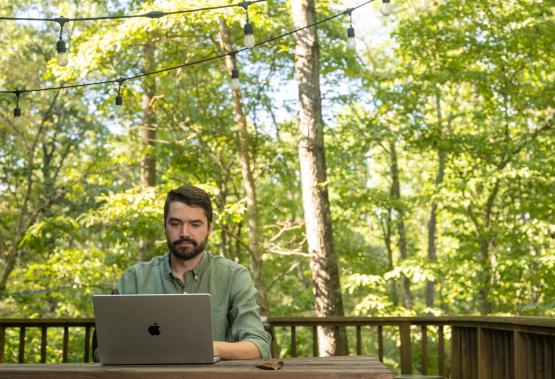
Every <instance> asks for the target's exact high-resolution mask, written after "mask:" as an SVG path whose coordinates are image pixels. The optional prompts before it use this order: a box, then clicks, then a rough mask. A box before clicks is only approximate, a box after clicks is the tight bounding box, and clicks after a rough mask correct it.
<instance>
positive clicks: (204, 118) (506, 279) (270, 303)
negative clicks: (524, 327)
mask: <svg viewBox="0 0 555 379" xmlns="http://www.w3.org/2000/svg"><path fill="white" fill-rule="evenodd" d="M360 3H362V1H361V2H360ZM221 4H229V3H227V2H216V1H214V2H211V3H210V5H221ZM358 4H359V3H357V2H355V1H351V2H348V3H343V2H340V1H338V2H330V1H317V2H316V18H317V19H322V18H325V17H329V16H330V15H333V14H336V13H339V12H341V11H343V10H345V9H347V7H352V6H356V5H358ZM203 6H206V2H202V1H172V2H164V1H160V2H149V1H128V2H116V1H88V0H85V1H79V2H77V1H74V2H69V1H67V2H51V1H32V2H31V1H18V2H15V1H6V0H0V15H2V16H12V17H13V16H31V17H38V16H46V17H58V16H60V15H64V16H66V17H86V16H98V15H108V14H122V13H125V14H136V13H144V12H147V11H151V10H177V9H190V8H195V7H203ZM380 6H381V3H378V2H376V3H371V4H368V5H366V6H364V7H361V8H359V9H357V10H356V11H354V12H353V14H352V17H353V24H354V26H355V30H356V37H357V47H356V49H351V48H349V47H348V46H347V38H346V37H347V32H346V29H347V27H348V26H349V17H348V15H343V16H341V17H338V18H335V19H333V20H331V21H329V22H325V23H322V24H320V25H318V38H319V48H320V70H321V73H320V83H321V89H322V108H323V118H324V127H323V132H324V141H325V154H326V162H325V166H326V167H327V169H326V173H327V180H326V181H325V182H323V183H317V184H318V185H319V186H321V187H325V188H326V189H327V191H328V193H329V202H330V214H331V220H330V224H331V225H332V226H333V244H334V246H335V252H336V255H337V263H338V268H339V271H338V277H339V279H340V285H341V295H342V301H343V306H344V314H345V315H361V316H396V315H407V316H410V315H424V314H433V315H456V314H465V315H467V314H484V315H485V314H496V315H540V316H553V315H555V286H554V285H553V284H555V270H554V268H555V251H554V248H553V239H554V237H555V227H554V223H553V220H554V219H555V217H554V214H553V210H554V204H555V191H554V184H555V154H553V151H554V147H555V146H554V145H555V144H554V138H553V137H554V136H553V116H554V99H555V96H554V95H555V81H554V80H555V71H554V70H553V67H555V53H554V52H555V49H554V47H555V33H554V31H555V22H554V21H555V20H554V16H553V11H554V9H555V7H554V4H553V3H552V2H550V1H541V0H537V1H513V0H511V1H494V2H480V1H474V2H469V1H464V0H445V1H441V2H437V1H428V0H419V1H401V2H393V3H392V6H393V15H392V16H389V17H383V16H381V15H380V10H379V8H380ZM291 13H292V9H291V4H290V3H289V2H286V1H281V0H270V1H267V2H261V3H257V4H254V5H251V6H250V7H249V16H250V19H251V21H252V23H253V25H254V31H255V33H254V34H255V36H256V38H257V40H258V41H261V40H265V39H268V38H271V37H272V36H275V35H278V34H281V33H285V32H287V31H290V30H292V29H294V23H293V19H292V17H291ZM222 19H223V20H225V23H222ZM0 22H1V24H0V25H1V28H0V42H1V45H2V46H3V48H2V56H1V57H0V62H1V64H0V67H1V70H0V89H1V90H14V89H16V88H39V87H47V86H55V85H58V84H72V83H77V82H79V83H83V82H92V81H98V80H106V79H116V78H118V77H122V76H131V75H136V74H139V73H141V72H148V71H153V70H155V69H160V68H164V67H169V66H176V65H180V64H183V63H186V62H191V61H195V60H199V59H203V58H206V57H210V56H214V55H218V54H222V53H223V52H224V50H223V48H224V47H225V46H224V43H223V42H222V36H225V35H228V36H229V37H230V38H229V41H228V42H229V43H231V44H232V46H233V48H235V49H237V48H241V47H242V46H243V30H242V25H243V23H244V22H245V14H244V10H243V9H241V8H229V9H226V10H223V11H214V12H200V13H192V14H187V15H176V16H167V17H163V18H160V19H129V20H124V21H116V20H114V21H107V22H106V21H104V22H74V23H69V24H67V25H66V26H65V29H64V38H65V40H66V42H67V43H68V46H69V53H70V55H69V65H68V66H67V67H60V66H58V64H57V63H56V49H55V46H56V41H57V39H58V34H59V26H58V25H57V24H56V23H37V22H12V21H0ZM224 40H225V38H224ZM226 63H227V65H226ZM229 63H230V62H229V60H228V59H220V60H215V61H211V62H208V63H204V64H198V65H194V66H190V67H186V68H183V69H179V70H175V71H172V72H168V73H164V74H160V75H155V76H149V77H147V78H144V79H142V80H136V81H129V82H126V83H125V84H124V85H123V86H122V95H123V101H124V111H123V114H122V115H120V116H118V117H115V109H114V97H115V95H116V93H117V85H114V84H107V85H102V86H92V87H84V88H76V89H69V90H56V91H43V92H33V93H27V94H23V95H22V96H21V99H20V103H19V105H20V107H21V110H22V113H23V117H22V118H21V120H20V122H14V121H15V119H14V117H13V108H14V107H15V96H14V95H11V94H0V104H1V107H0V176H1V179H0V317H4V318H6V317H18V318H27V317H43V318H58V317H65V318H70V317H91V316H92V304H91V301H90V299H91V295H92V294H100V293H110V291H111V290H112V288H113V287H114V285H115V283H116V281H117V280H118V278H119V277H120V275H121V273H122V271H123V270H124V269H125V268H127V267H129V266H130V265H132V264H134V263H135V262H137V261H139V260H147V259H149V258H150V257H152V256H155V255H159V254H164V253H165V252H166V249H167V246H166V241H165V238H164V234H163V222H162V204H163V201H164V198H165V195H166V193H167V191H168V190H169V189H172V188H175V187H177V186H179V185H181V184H184V183H190V184H195V185H200V186H201V187H202V188H204V189H206V190H207V191H208V192H209V193H210V194H211V196H212V197H213V200H214V204H215V208H216V212H215V213H216V219H215V225H214V226H215V230H214V232H213V234H212V237H211V239H210V243H209V246H210V251H211V252H213V253H214V254H221V255H224V256H226V257H228V258H230V259H233V260H235V261H237V262H240V263H242V264H244V265H246V266H247V267H249V268H250V269H251V270H252V271H253V272H254V276H255V281H256V283H257V286H258V287H259V290H260V292H261V296H262V297H263V300H262V301H265V302H266V305H265V306H266V310H265V313H267V314H270V315H274V316H278V315H284V316H308V315H314V314H315V308H314V304H315V298H314V293H313V283H312V281H311V274H312V273H311V264H310V258H311V256H310V254H308V252H307V235H306V232H305V222H304V218H303V205H305V204H303V199H302V196H301V192H302V191H301V174H300V169H299V163H300V162H299V151H298V150H299V120H298V112H299V102H298V98H297V83H296V77H295V76H296V74H295V39H294V36H289V37H286V38H281V39H279V40H276V41H274V42H272V43H269V44H265V45H261V46H258V47H256V48H254V49H252V50H249V51H245V52H241V53H240V54H238V55H237V57H236V65H237V67H238V68H239V71H240V82H241V89H240V97H239V98H234V97H233V96H234V94H233V92H232V90H231V87H230V75H229ZM234 100H238V101H239V103H234ZM237 104H239V106H240V107H239V108H237V106H238V105H237ZM238 109H242V110H243V112H244V119H243V120H244V121H245V122H244V126H245V128H246V129H243V132H244V131H246V132H247V137H248V138H247V139H246V140H243V141H247V145H246V146H247V150H246V151H245V150H243V151H241V147H242V146H245V145H244V144H243V143H242V142H241V138H240V131H241V129H240V128H239V129H238V126H237V125H238V124H240V121H241V120H240V119H239V118H237V115H238V113H237V110H238ZM244 159H248V160H249V165H250V166H249V167H248V170H247V171H248V172H249V173H250V175H251V184H250V187H249V186H248V185H246V184H245V183H247V182H248V181H245V180H244V177H245V175H246V174H245V171H243V169H242V167H244V166H242V163H244ZM247 184H248V183H247ZM249 191H255V192H254V193H255V194H256V196H255V198H254V200H255V201H256V204H255V205H256V207H255V209H256V210H257V213H256V219H257V223H258V224H257V225H255V226H256V228H255V229H252V225H250V224H249V220H250V219H249V217H251V216H252V213H250V211H252V200H253V197H252V193H251V192H249ZM249 202H250V203H249ZM253 230H255V231H256V233H257V234H256V236H255V238H256V239H257V241H256V245H255V246H253V244H252V242H253V240H252V239H253V235H252V234H250V233H251V232H252V231H253ZM8 356H9V354H8Z"/></svg>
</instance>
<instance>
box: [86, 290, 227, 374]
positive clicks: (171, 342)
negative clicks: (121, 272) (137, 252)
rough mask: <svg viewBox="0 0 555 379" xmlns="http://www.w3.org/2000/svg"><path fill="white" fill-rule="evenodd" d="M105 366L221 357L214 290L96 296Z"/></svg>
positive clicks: (97, 316)
mask: <svg viewBox="0 0 555 379" xmlns="http://www.w3.org/2000/svg"><path fill="white" fill-rule="evenodd" d="M93 305H94V316H95V322H96V336H97V341H98V350H99V351H98V352H99V356H100V363H102V364H174V363H175V364H179V363H181V364H183V363H213V362H215V361H217V359H215V358H214V356H213V355H214V354H213V345H212V341H213V340H212V312H211V304H210V295H209V294H180V295H162V294H157V295H96V296H93Z"/></svg>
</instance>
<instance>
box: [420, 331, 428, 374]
mask: <svg viewBox="0 0 555 379" xmlns="http://www.w3.org/2000/svg"><path fill="white" fill-rule="evenodd" d="M420 331H421V334H420V342H421V344H420V349H421V350H422V363H421V364H422V368H421V371H422V374H424V375H426V374H428V328H427V326H426V325H422V326H421V327H420Z"/></svg>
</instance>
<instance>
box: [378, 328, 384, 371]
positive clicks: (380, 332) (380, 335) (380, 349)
mask: <svg viewBox="0 0 555 379" xmlns="http://www.w3.org/2000/svg"><path fill="white" fill-rule="evenodd" d="M378 358H379V359H380V362H382V363H383V326H382V325H378Z"/></svg>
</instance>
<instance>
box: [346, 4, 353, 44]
mask: <svg viewBox="0 0 555 379" xmlns="http://www.w3.org/2000/svg"><path fill="white" fill-rule="evenodd" d="M352 13H353V10H352V9H348V10H346V11H345V14H348V15H349V27H348V28H347V46H348V47H349V48H350V49H356V40H355V28H353V16H352Z"/></svg>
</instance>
